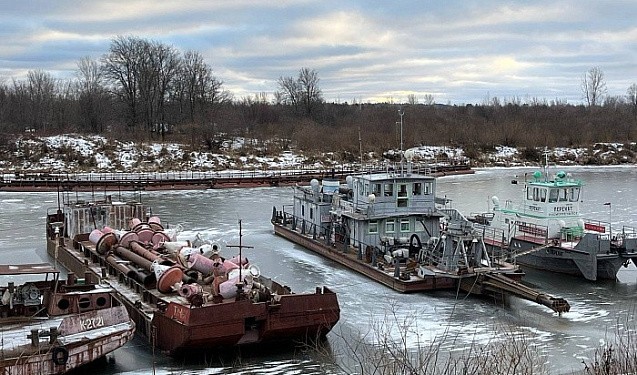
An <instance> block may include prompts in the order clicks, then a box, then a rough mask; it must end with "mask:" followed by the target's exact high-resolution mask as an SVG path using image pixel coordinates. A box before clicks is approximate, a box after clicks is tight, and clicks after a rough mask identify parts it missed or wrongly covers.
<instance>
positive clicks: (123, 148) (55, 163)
mask: <svg viewBox="0 0 637 375" xmlns="http://www.w3.org/2000/svg"><path fill="white" fill-rule="evenodd" d="M406 153H408V154H411V155H413V158H414V161H416V162H421V163H426V164H439V165H444V164H458V163H462V164H469V165H470V166H472V167H485V166H519V165H537V164H540V163H541V162H543V161H544V158H545V155H546V156H548V159H549V161H550V162H551V163H555V164H561V165H566V164H581V165H611V164H632V163H637V156H636V155H637V145H636V144H635V143H630V144H621V143H597V144H594V145H592V146H589V147H578V148H563V147H560V148H553V149H546V150H545V149H517V148H514V147H507V146H495V147H493V148H492V149H487V150H485V149H480V150H475V149H472V150H465V149H462V148H459V147H444V146H420V147H414V148H411V149H409V151H406ZM399 158H400V151H399V150H387V151H386V152H384V153H383V154H382V155H375V154H373V153H365V154H363V160H364V162H365V163H382V162H385V161H395V160H398V159H399ZM359 162H360V156H355V155H351V154H350V155H343V153H339V152H335V151H334V152H324V153H321V154H311V155H310V154H306V153H304V152H303V150H286V151H281V152H277V153H275V154H272V153H271V152H270V153H269V154H268V152H267V151H266V150H265V149H264V148H263V147H260V146H258V143H256V142H252V141H251V140H248V139H244V138H233V139H228V140H227V141H224V142H223V143H222V147H221V148H220V149H219V150H218V151H217V152H211V151H207V150H204V149H192V147H188V146H186V145H183V144H178V143H146V142H144V143H132V142H120V141H118V140H114V139H109V138H105V137H102V136H84V135H77V134H66V135H59V136H50V137H33V136H29V137H20V138H17V139H15V140H14V141H11V142H9V143H8V145H5V146H4V147H3V148H0V171H2V172H3V173H5V174H7V173H16V172H23V173H31V172H50V173H56V172H65V173H80V172H96V173H106V172H108V173H113V172H173V171H225V170H260V171H263V170H271V169H291V168H316V169H323V168H333V167H335V166H338V167H340V166H344V165H350V164H358V163H359Z"/></svg>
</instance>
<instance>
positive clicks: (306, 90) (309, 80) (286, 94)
mask: <svg viewBox="0 0 637 375" xmlns="http://www.w3.org/2000/svg"><path fill="white" fill-rule="evenodd" d="M277 83H278V85H279V92H278V93H277V94H276V95H275V97H282V98H284V103H286V104H291V105H292V106H293V107H294V108H295V109H297V110H298V109H299V107H302V108H303V114H304V115H306V116H311V115H312V114H313V112H314V111H315V109H316V107H317V105H318V104H320V103H322V102H323V96H322V93H321V89H320V88H319V77H318V72H317V71H316V70H314V69H311V70H310V69H309V68H301V70H300V71H299V76H298V78H297V79H294V78H293V77H279V80H278V82H277Z"/></svg>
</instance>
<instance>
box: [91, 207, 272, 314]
mask: <svg viewBox="0 0 637 375" xmlns="http://www.w3.org/2000/svg"><path fill="white" fill-rule="evenodd" d="M89 240H90V241H91V242H92V243H94V244H95V248H96V251H97V252H98V253H99V254H101V255H103V256H105V259H106V261H107V262H109V263H110V264H112V265H113V266H114V267H116V268H117V269H119V270H120V271H121V272H123V273H125V274H126V275H128V276H129V277H131V278H134V279H135V280H137V281H139V282H141V283H143V284H144V285H149V284H150V283H152V282H153V281H156V287H157V290H158V291H159V292H161V293H173V292H174V291H178V292H179V294H180V295H181V296H183V297H184V298H186V299H188V301H190V302H191V303H192V304H193V305H199V304H201V303H203V298H202V296H203V294H204V286H205V285H209V286H210V294H211V295H213V296H215V295H218V296H221V297H223V298H234V297H236V296H237V294H238V291H239V290H240V289H241V288H240V287H238V286H244V285H245V286H246V287H248V288H249V289H251V290H252V289H253V288H254V290H255V291H256V293H257V294H258V295H265V294H268V293H267V290H266V289H267V288H264V287H263V286H261V285H259V284H258V283H256V282H254V279H255V278H256V277H258V276H259V269H258V268H257V267H256V266H254V265H250V263H249V262H248V259H247V258H245V257H243V258H242V259H239V257H238V256H235V257H233V258H231V259H223V258H221V257H219V256H218V249H217V247H216V245H211V244H207V243H206V244H203V245H201V246H199V247H192V244H191V242H190V241H177V231H169V230H166V229H164V227H163V226H162V225H161V221H160V220H159V218H158V217H156V216H154V217H151V218H150V219H149V220H148V222H146V223H144V222H141V220H139V219H132V220H131V221H130V223H129V230H127V231H118V230H113V229H111V228H108V227H105V228H104V229H102V230H98V229H95V230H94V231H93V232H91V234H90V235H89ZM122 260H125V261H127V262H129V263H132V264H124V263H123V262H122ZM137 267H139V268H137ZM140 269H141V270H140ZM195 271H196V272H195ZM192 272H195V273H196V275H194V278H193V277H192ZM199 274H200V275H201V280H202V281H201V282H202V283H203V284H204V286H202V285H201V284H198V283H197V282H196V281H197V279H198V278H199ZM206 290H207V289H206ZM195 301H197V302H195Z"/></svg>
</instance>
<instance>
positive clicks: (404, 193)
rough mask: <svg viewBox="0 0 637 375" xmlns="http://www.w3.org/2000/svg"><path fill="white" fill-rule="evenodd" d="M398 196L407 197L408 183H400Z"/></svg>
mask: <svg viewBox="0 0 637 375" xmlns="http://www.w3.org/2000/svg"><path fill="white" fill-rule="evenodd" d="M398 196H399V197H406V196H407V184H399V185H398Z"/></svg>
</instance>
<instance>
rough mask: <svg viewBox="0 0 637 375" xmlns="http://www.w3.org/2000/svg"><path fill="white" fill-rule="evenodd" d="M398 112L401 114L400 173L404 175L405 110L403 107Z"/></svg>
mask: <svg viewBox="0 0 637 375" xmlns="http://www.w3.org/2000/svg"><path fill="white" fill-rule="evenodd" d="M398 114H399V115H400V174H401V175H404V174H405V171H404V170H403V115H404V114H405V111H404V110H403V109H402V108H401V109H399V110H398Z"/></svg>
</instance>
